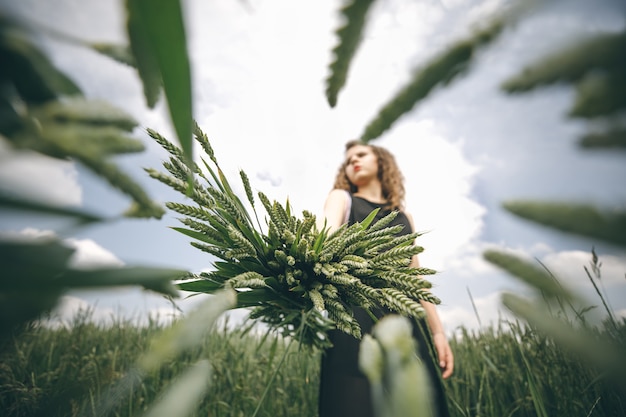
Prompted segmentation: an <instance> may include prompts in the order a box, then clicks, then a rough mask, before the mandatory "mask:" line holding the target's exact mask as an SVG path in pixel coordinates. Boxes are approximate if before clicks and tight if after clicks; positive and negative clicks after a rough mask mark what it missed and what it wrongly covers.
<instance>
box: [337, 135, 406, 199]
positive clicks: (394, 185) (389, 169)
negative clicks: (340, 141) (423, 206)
mask: <svg viewBox="0 0 626 417" xmlns="http://www.w3.org/2000/svg"><path fill="white" fill-rule="evenodd" d="M356 145H364V146H368V147H369V148H370V149H372V151H373V152H374V155H376V157H377V159H378V179H379V180H380V183H381V185H382V192H383V197H384V198H385V200H386V201H387V204H386V205H385V207H387V208H389V209H391V210H403V209H404V176H403V175H402V172H401V171H400V168H398V164H397V163H396V158H395V157H394V156H393V154H391V152H389V151H388V150H387V149H385V148H381V147H380V146H375V145H370V144H365V143H363V142H360V141H358V140H351V141H350V142H348V143H346V149H345V151H346V152H347V151H348V150H349V149H350V148H352V147H353V146H356ZM347 166H348V160H345V161H343V163H342V164H341V166H340V167H339V170H338V172H337V176H336V177H335V184H334V186H333V187H334V188H337V189H340V190H347V191H349V192H350V193H351V194H352V193H355V192H356V191H357V188H356V186H355V185H354V184H352V183H351V182H350V180H349V179H348V176H347V175H346V167H347Z"/></svg>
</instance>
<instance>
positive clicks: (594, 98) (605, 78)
mask: <svg viewBox="0 0 626 417" xmlns="http://www.w3.org/2000/svg"><path fill="white" fill-rule="evenodd" d="M624 47H625V48H624V49H625V50H626V44H625V45H624ZM590 70H591V69H590ZM624 108H626V65H624V66H622V67H619V68H617V69H612V70H611V71H609V72H608V73H605V72H602V73H599V72H593V73H590V74H587V75H586V76H585V77H584V78H583V79H582V80H580V81H579V82H578V85H577V89H576V100H575V102H574V105H573V107H572V109H571V110H570V112H569V115H570V116H572V117H587V118H593V117H597V116H604V115H608V114H612V113H616V112H618V111H619V110H621V109H624Z"/></svg>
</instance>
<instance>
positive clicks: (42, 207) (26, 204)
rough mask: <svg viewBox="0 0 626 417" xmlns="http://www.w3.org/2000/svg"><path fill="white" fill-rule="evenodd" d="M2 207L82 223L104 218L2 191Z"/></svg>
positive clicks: (0, 197) (0, 199)
mask: <svg viewBox="0 0 626 417" xmlns="http://www.w3.org/2000/svg"><path fill="white" fill-rule="evenodd" d="M0 209H10V210H19V211H30V212H34V213H38V214H43V215H53V216H62V217H71V218H74V219H76V220H77V221H78V222H79V223H81V224H86V223H93V222H101V221H104V218H102V217H100V216H98V215H95V214H92V213H88V212H85V211H82V210H76V209H72V208H67V207H60V206H54V205H51V204H46V203H44V202H38V201H32V200H28V199H24V198H21V197H15V196H9V195H6V194H4V193H2V192H1V191H0Z"/></svg>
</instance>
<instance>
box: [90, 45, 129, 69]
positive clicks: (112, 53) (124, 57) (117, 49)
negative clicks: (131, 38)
mask: <svg viewBox="0 0 626 417" xmlns="http://www.w3.org/2000/svg"><path fill="white" fill-rule="evenodd" d="M85 45H86V46H88V47H89V48H91V49H93V50H94V51H96V52H99V53H101V54H102V55H106V56H108V57H109V58H111V59H114V60H115V61H117V62H119V63H122V64H126V65H129V66H131V67H135V68H136V67H137V61H136V60H135V57H134V56H133V51H132V50H131V49H130V46H128V45H119V44H113V43H104V42H92V43H85Z"/></svg>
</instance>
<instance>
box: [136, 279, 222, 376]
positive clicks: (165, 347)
mask: <svg viewBox="0 0 626 417" xmlns="http://www.w3.org/2000/svg"><path fill="white" fill-rule="evenodd" d="M234 306H235V292H234V291H233V290H222V291H218V292H216V293H215V294H214V295H212V296H210V298H209V299H208V300H206V301H205V302H203V303H202V304H200V305H199V306H198V307H196V308H195V309H194V310H193V311H191V312H190V313H189V314H188V315H187V316H186V317H185V319H184V320H179V321H176V322H175V323H174V324H173V325H172V326H171V327H168V328H167V329H165V330H164V331H163V332H162V333H161V334H160V335H158V336H157V337H155V338H154V340H152V342H151V344H150V348H149V349H148V351H146V352H145V353H143V354H142V355H141V357H140V358H139V359H138V361H137V364H136V367H137V369H140V370H141V371H142V372H145V373H149V372H152V371H155V370H157V369H159V367H160V366H161V365H162V364H163V363H165V361H168V360H171V359H173V358H175V357H176V356H177V355H180V354H181V353H183V352H185V351H187V350H188V349H191V348H193V347H195V346H197V345H198V344H199V343H200V342H201V340H202V339H203V338H204V337H205V335H206V334H207V332H208V331H209V330H210V329H211V327H212V326H213V324H214V323H215V321H216V320H217V318H218V317H219V316H220V315H221V314H222V313H223V312H225V311H226V310H229V309H231V308H233V307H234Z"/></svg>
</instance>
